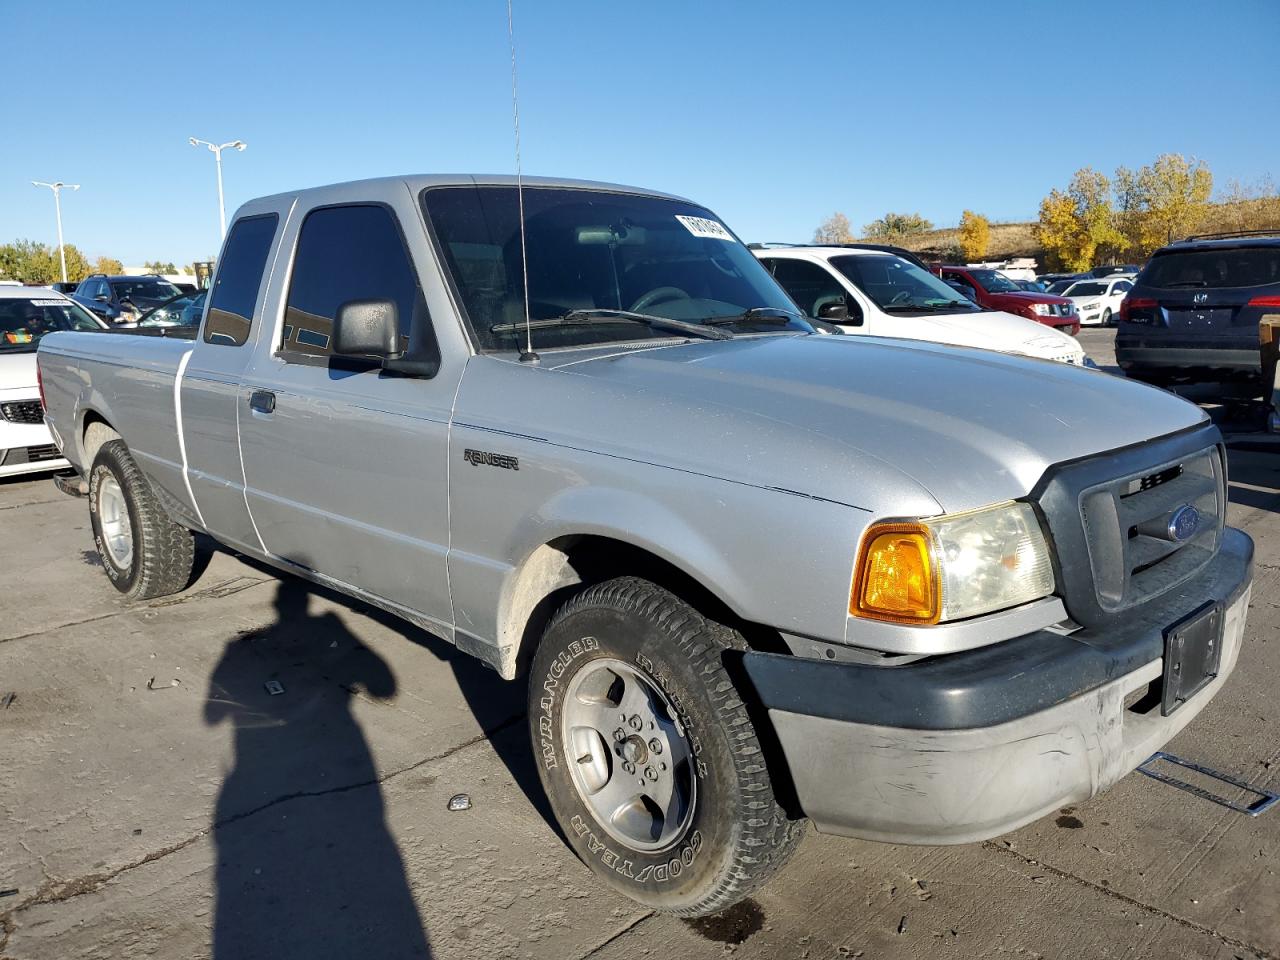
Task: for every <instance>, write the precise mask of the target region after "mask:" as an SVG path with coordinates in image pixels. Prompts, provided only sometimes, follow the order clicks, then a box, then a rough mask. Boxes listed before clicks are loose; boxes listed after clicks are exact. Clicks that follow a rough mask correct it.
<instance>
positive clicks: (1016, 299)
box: [938, 266, 1080, 336]
mask: <svg viewBox="0 0 1280 960" xmlns="http://www.w3.org/2000/svg"><path fill="white" fill-rule="evenodd" d="M938 275H939V276H941V277H942V279H943V280H953V281H955V282H956V283H959V284H962V285H963V286H966V287H968V288H969V289H971V290H972V291H973V294H972V299H973V300H974V301H976V302H977V303H978V305H979V306H982V307H986V308H987V309H988V310H1003V311H1004V312H1006V313H1015V314H1017V315H1018V316H1021V317H1026V318H1027V319H1028V320H1035V321H1036V322H1038V323H1043V324H1045V325H1046V326H1050V327H1054V328H1056V329H1058V330H1061V331H1062V332H1063V333H1069V334H1071V335H1072V336H1075V335H1076V334H1077V333H1079V332H1080V318H1079V316H1077V315H1076V308H1075V304H1073V303H1072V302H1071V301H1070V300H1068V299H1067V298H1066V297H1058V296H1054V295H1053V294H1050V293H1030V292H1028V291H1026V290H1022V289H1019V287H1018V285H1017V284H1016V283H1014V282H1013V281H1012V280H1010V279H1009V278H1008V277H1006V276H1004V275H1003V274H1001V273H1000V272H999V271H998V270H984V269H978V268H975V267H955V266H941V267H939V268H938Z"/></svg>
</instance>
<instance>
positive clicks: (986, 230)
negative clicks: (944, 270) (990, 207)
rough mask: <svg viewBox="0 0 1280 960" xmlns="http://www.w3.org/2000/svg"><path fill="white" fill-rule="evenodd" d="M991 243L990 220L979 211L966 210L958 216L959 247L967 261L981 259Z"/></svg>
mask: <svg viewBox="0 0 1280 960" xmlns="http://www.w3.org/2000/svg"><path fill="white" fill-rule="evenodd" d="M990 243H991V221H990V220H988V219H987V218H986V217H984V216H983V215H982V214H980V213H974V212H973V211H972V210H966V211H965V212H964V213H963V214H961V216H960V249H961V250H962V251H963V252H964V258H965V259H966V260H968V261H974V260H981V259H982V258H983V257H985V256H986V255H987V247H988V246H989V245H990Z"/></svg>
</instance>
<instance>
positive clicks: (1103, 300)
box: [1062, 277, 1133, 327]
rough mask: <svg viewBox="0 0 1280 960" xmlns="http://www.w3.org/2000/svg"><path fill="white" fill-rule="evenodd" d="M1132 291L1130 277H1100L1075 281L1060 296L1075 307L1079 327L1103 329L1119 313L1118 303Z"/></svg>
mask: <svg viewBox="0 0 1280 960" xmlns="http://www.w3.org/2000/svg"><path fill="white" fill-rule="evenodd" d="M1132 289H1133V278H1131V277H1100V278H1098V279H1096V280H1077V281H1076V282H1075V283H1073V284H1072V285H1071V286H1069V287H1067V289H1066V290H1064V291H1062V295H1063V296H1064V297H1067V298H1068V299H1069V300H1071V302H1072V303H1074V304H1075V305H1076V312H1077V313H1079V314H1080V325H1081V326H1084V327H1088V326H1104V327H1105V326H1107V325H1108V324H1109V323H1111V318H1112V317H1114V316H1115V315H1116V314H1118V313H1119V312H1120V301H1121V300H1123V299H1124V295H1125V294H1126V293H1128V292H1129V291H1130V290H1132Z"/></svg>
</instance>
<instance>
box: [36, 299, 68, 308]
mask: <svg viewBox="0 0 1280 960" xmlns="http://www.w3.org/2000/svg"><path fill="white" fill-rule="evenodd" d="M68 302H69V301H67V300H32V301H31V305H32V306H33V307H65V306H66V305H67V303H68Z"/></svg>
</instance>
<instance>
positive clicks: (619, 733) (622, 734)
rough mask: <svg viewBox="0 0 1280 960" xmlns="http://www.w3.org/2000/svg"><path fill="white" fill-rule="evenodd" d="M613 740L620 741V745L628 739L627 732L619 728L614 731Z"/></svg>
mask: <svg viewBox="0 0 1280 960" xmlns="http://www.w3.org/2000/svg"><path fill="white" fill-rule="evenodd" d="M613 739H614V740H616V741H618V743H621V742H622V741H623V740H625V739H627V731H625V730H623V729H622V728H621V727H619V728H618V729H617V730H615V731H613Z"/></svg>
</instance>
